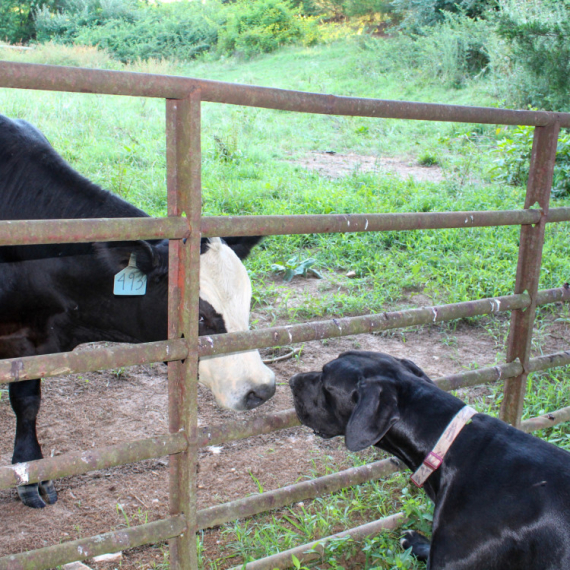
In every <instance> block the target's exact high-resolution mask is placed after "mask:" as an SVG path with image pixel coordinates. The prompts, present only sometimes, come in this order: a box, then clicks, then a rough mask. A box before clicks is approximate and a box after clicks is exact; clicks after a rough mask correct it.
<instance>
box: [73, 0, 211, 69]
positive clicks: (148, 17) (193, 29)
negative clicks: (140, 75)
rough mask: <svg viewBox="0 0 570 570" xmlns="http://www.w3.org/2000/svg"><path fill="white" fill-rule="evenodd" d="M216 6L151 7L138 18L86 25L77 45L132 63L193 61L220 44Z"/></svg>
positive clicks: (76, 34) (76, 41) (183, 4)
mask: <svg viewBox="0 0 570 570" xmlns="http://www.w3.org/2000/svg"><path fill="white" fill-rule="evenodd" d="M215 8H216V6H214V5H213V4H212V3H209V4H208V5H207V6H205V5H203V4H201V3H198V2H192V3H186V2H176V3H172V4H161V5H156V6H149V7H148V8H147V9H145V10H139V11H138V12H136V14H135V17H134V18H133V19H132V20H130V19H127V18H114V19H111V20H109V21H107V22H105V23H103V24H102V25H96V26H84V27H82V28H80V29H79V30H77V31H76V33H75V36H74V38H73V40H74V42H75V43H77V44H83V45H93V46H94V45H96V46H98V47H100V48H102V49H106V50H108V51H109V52H111V53H112V54H113V55H114V57H116V58H117V59H119V60H121V61H123V62H129V61H134V60H137V59H142V60H147V59H150V58H153V59H166V58H172V59H181V60H182V59H191V58H192V57H194V56H196V55H197V54H199V53H202V52H205V51H208V50H210V49H212V47H214V46H215V45H216V41H217V34H218V26H217V24H216V22H215V20H212V17H213V18H215V17H216V14H217V12H216V10H215Z"/></svg>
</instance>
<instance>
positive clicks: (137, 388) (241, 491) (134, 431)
mask: <svg viewBox="0 0 570 570" xmlns="http://www.w3.org/2000/svg"><path fill="white" fill-rule="evenodd" d="M319 284H320V282H319V281H317V280H315V279H295V280H294V281H293V282H292V283H291V284H289V285H288V286H287V287H290V289H291V290H292V291H293V293H292V297H294V298H297V299H298V298H302V297H303V296H304V295H305V294H318V286H319ZM410 302H411V303H417V304H418V305H422V304H426V299H424V298H423V297H422V296H421V295H419V294H418V295H413V296H412V297H411V298H410ZM278 324H279V323H278ZM264 326H265V325H264ZM541 330H542V331H543V332H542V333H541V334H542V335H543V336H542V341H543V343H542V350H543V351H544V353H549V352H556V351H559V350H565V349H568V348H570V346H569V344H570V343H569V340H568V339H570V335H568V326H567V325H566V324H564V323H554V324H552V325H551V326H550V327H549V328H548V330H546V329H545V328H544V327H543V328H542V329H541ZM353 349H362V350H377V351H382V352H387V353H390V354H392V355H394V356H398V357H406V358H409V359H411V360H413V361H414V362H416V363H417V364H418V365H419V366H421V367H422V368H423V369H424V370H425V371H426V373H427V374H428V375H430V376H431V377H433V378H436V377H439V376H442V375H445V374H450V373H456V372H461V371H463V370H465V369H466V368H468V367H471V366H472V365H474V364H475V363H477V364H478V365H479V366H485V365H489V364H494V363H495V358H496V355H497V354H498V353H499V352H500V351H502V350H503V349H504V347H503V346H502V345H501V346H499V345H497V343H496V341H495V339H494V338H493V337H491V336H490V335H489V334H487V333H486V332H485V331H484V329H482V328H481V327H473V326H468V325H466V324H464V323H463V324H462V323H459V324H458V325H457V328H456V329H455V330H450V329H449V328H447V329H444V328H443V327H436V326H429V327H423V328H420V329H417V330H414V331H394V332H392V333H384V334H381V335H371V334H367V335H359V336H354V337H345V338H341V339H330V340H327V341H315V342H308V343H305V344H304V345H303V349H302V352H301V353H300V355H298V356H297V357H295V358H292V359H290V360H285V361H281V362H276V363H274V364H272V365H271V367H272V368H273V370H274V371H275V373H276V377H277V382H278V386H277V393H276V396H275V397H274V398H273V399H272V400H271V401H270V402H268V403H267V404H265V405H264V406H262V407H261V408H258V409H257V410H253V411H251V412H246V413H243V414H237V413H233V412H229V411H224V410H220V409H219V408H218V407H217V406H216V404H215V402H214V399H213V397H212V395H211V394H210V393H209V392H208V391H207V390H206V389H202V388H200V391H199V422H200V425H214V424H219V423H224V422H227V421H232V420H235V419H237V418H250V417H254V416H258V415H266V414H271V413H272V412H276V411H278V410H285V409H289V408H291V407H292V400H291V395H290V391H289V387H288V380H289V378H290V377H291V376H292V375H293V374H296V373H298V372H301V371H310V370H319V369H321V368H322V366H323V365H324V364H325V363H326V362H328V361H329V360H332V359H333V358H335V357H336V356H337V355H338V354H339V353H340V352H343V351H345V350H353ZM262 352H263V354H264V355H265V356H267V357H271V356H274V352H273V351H272V349H267V350H264V351H262ZM487 394H488V388H485V387H483V388H477V389H475V391H470V392H469V393H467V394H466V396H469V397H470V398H484V397H485V396H486V395H487ZM14 430H15V418H14V414H13V412H12V410H11V408H10V405H9V402H8V398H7V397H3V398H2V399H1V400H0V433H2V434H3V437H2V438H1V439H0V464H9V463H10V461H11V453H12V443H13V434H14ZM167 431H168V423H167V382H166V367H165V366H164V365H163V364H154V365H145V366H134V367H132V368H129V369H126V370H118V371H114V372H113V371H105V372H100V373H99V372H92V373H86V374H75V375H71V376H62V377H57V378H53V379H48V380H46V381H44V382H43V401H42V407H41V411H40V415H39V425H38V435H39V439H40V442H41V444H42V448H43V451H44V454H45V455H46V456H48V455H60V454H62V453H66V452H70V451H79V450H84V449H90V448H93V447H102V446H105V445H111V444H116V443H118V442H120V441H129V440H135V439H141V438H146V437H149V436H152V435H155V434H163V433H166V432H167ZM327 456H329V457H332V460H333V462H334V463H335V464H336V465H337V466H339V468H342V466H343V465H346V452H345V450H344V445H343V441H342V439H340V438H337V439H334V440H329V441H325V440H322V439H320V438H317V437H315V436H314V435H313V434H312V432H311V431H310V430H308V429H306V428H294V429H288V430H282V431H280V432H276V433H273V434H269V435H264V436H259V437H255V438H250V439H247V440H242V441H236V442H231V443H227V444H224V445H222V446H219V447H209V448H204V449H202V450H201V451H200V466H199V474H198V480H197V484H198V507H199V508H204V507H207V506H211V505H214V504H219V503H223V502H227V501H231V500H234V499H238V498H240V497H244V496H247V495H250V494H253V493H257V492H258V486H257V483H256V481H255V479H257V480H258V481H259V483H260V484H261V485H262V486H263V488H264V490H270V489H275V488H278V487H282V486H284V485H287V484H291V483H294V482H296V481H299V480H300V479H301V478H303V477H304V476H306V475H308V474H310V473H312V472H314V471H315V470H316V471H318V472H320V473H322V472H323V471H324V465H325V463H326V462H327V461H329V460H328V459H326V458H327ZM55 484H56V488H57V490H58V493H59V500H58V502H57V503H56V504H55V505H53V506H51V507H48V508H45V509H41V510H33V509H29V508H27V507H24V506H23V505H22V504H21V502H20V501H19V499H18V497H17V493H16V491H15V490H9V491H0V513H1V514H2V525H1V528H2V531H1V533H0V556H3V555H6V554H10V553H16V552H20V551H24V550H29V549H34V548H40V547H44V546H48V545H51V544H57V543H59V542H63V541H67V540H72V539H76V538H80V537H88V536H93V535H96V534H100V533H104V532H108V531H109V530H111V529H120V528H124V527H125V526H128V525H137V524H142V523H145V522H150V521H153V520H157V519H160V518H164V517H167V516H168V513H169V511H168V458H166V457H164V458H160V459H154V460H148V461H143V462H140V463H137V464H133V465H127V466H123V467H116V468H112V469H106V470H102V471H97V472H93V473H88V474H85V475H82V476H79V477H67V478H65V479H62V480H59V481H57V482H56V483H55ZM219 540H221V538H220V534H219V531H217V530H215V529H214V530H211V531H207V532H206V533H205V534H204V544H205V549H206V552H207V553H209V554H211V555H212V557H216V555H215V553H216V549H217V544H218V541H219ZM163 559H164V549H161V548H160V547H151V546H149V547H142V548H137V549H133V550H130V551H127V552H125V553H124V557H123V560H122V562H121V566H120V567H121V568H122V569H124V570H131V569H133V570H134V569H135V568H136V569H140V568H152V567H153V566H154V565H155V564H159V563H161V562H162V561H163ZM235 563H236V561H235V560H230V561H228V566H231V565H233V564H235ZM89 564H90V566H91V567H92V568H97V569H98V570H103V569H104V570H111V569H112V568H117V567H118V564H117V563H114V564H105V563H97V564H96V563H92V562H90V563H89Z"/></svg>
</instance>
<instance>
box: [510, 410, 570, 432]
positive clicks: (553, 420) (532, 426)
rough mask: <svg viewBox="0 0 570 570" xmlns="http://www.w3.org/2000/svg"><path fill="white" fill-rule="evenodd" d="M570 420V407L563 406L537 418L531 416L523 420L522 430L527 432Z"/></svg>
mask: <svg viewBox="0 0 570 570" xmlns="http://www.w3.org/2000/svg"><path fill="white" fill-rule="evenodd" d="M569 420H570V407H568V408H561V409H560V410H556V411H554V412H548V413H547V414H544V415H542V416H538V417H536V418H529V419H528V420H523V421H522V422H521V430H522V431H524V432H526V433H531V432H533V431H538V430H539V429H548V428H551V427H554V426H556V425H558V424H562V423H564V422H567V421H569Z"/></svg>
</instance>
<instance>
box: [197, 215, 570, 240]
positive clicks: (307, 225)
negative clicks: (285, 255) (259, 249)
mask: <svg viewBox="0 0 570 570" xmlns="http://www.w3.org/2000/svg"><path fill="white" fill-rule="evenodd" d="M541 216H542V211H541V210H535V209H528V210H499V211H489V210H487V211H477V210H475V211H471V212H418V213H415V212H410V213H408V212H405V213H398V214H326V215H324V214H319V215H303V216H297V215H296V216H210V217H204V218H202V224H201V226H200V228H201V230H202V235H203V236H204V237H213V236H219V235H221V236H224V235H226V236H227V235H232V236H250V235H259V236H261V235H263V236H267V235H286V234H307V233H311V234H323V233H354V232H389V231H402V230H438V229H453V228H484V227H491V226H515V225H527V224H537V223H538V222H539V221H540V219H541ZM546 221H547V222H562V221H566V222H567V221H570V208H556V209H552V210H550V211H549V213H548V215H547V217H546Z"/></svg>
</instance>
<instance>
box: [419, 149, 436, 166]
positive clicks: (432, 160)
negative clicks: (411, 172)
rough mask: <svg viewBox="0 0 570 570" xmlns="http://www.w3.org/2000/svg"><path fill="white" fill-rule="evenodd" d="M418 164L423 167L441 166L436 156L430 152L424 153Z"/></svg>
mask: <svg viewBox="0 0 570 570" xmlns="http://www.w3.org/2000/svg"><path fill="white" fill-rule="evenodd" d="M418 162H419V163H420V164H421V165H422V166H435V165H437V164H439V160H438V158H437V156H436V155H435V154H433V153H432V152H430V151H429V150H428V151H426V152H424V153H423V154H422V155H421V156H420V157H419V158H418Z"/></svg>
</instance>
